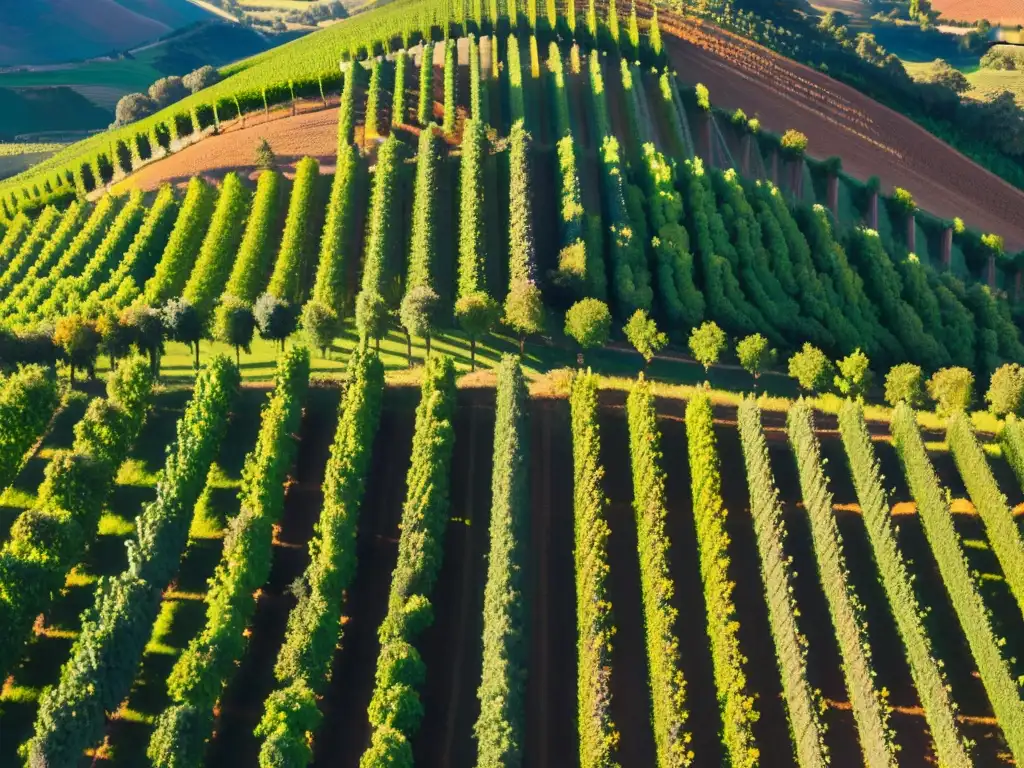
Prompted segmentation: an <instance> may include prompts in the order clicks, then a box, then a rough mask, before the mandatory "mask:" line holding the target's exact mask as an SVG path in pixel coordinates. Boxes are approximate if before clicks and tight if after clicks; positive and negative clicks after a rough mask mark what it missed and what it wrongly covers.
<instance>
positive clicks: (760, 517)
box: [737, 398, 829, 768]
mask: <svg viewBox="0 0 1024 768" xmlns="http://www.w3.org/2000/svg"><path fill="white" fill-rule="evenodd" d="M737 420H738V423H739V432H740V442H741V444H742V446H743V458H744V461H745V463H746V468H747V486H748V487H749V489H750V515H751V517H752V518H753V521H754V533H755V534H756V538H757V551H758V554H759V555H760V559H761V580H762V582H763V583H764V593H765V600H766V602H767V604H768V621H769V625H770V627H771V632H772V639H773V640H774V642H775V659H776V662H777V663H778V665H779V672H780V674H781V676H782V691H783V694H784V698H785V702H786V711H787V713H788V715H789V733H790V737H791V738H792V739H793V743H794V744H795V745H796V757H797V762H798V764H799V765H800V766H801V768H811V766H826V765H828V764H829V755H828V748H827V747H826V746H825V738H824V736H825V724H824V723H823V722H822V720H821V717H820V710H821V701H820V698H821V697H820V695H819V694H818V692H817V691H815V690H814V689H813V688H812V687H811V684H810V682H809V680H808V678H807V640H806V638H805V637H804V636H803V635H802V634H801V632H800V627H799V625H798V622H797V616H799V609H798V607H797V604H796V600H795V598H794V597H793V580H794V577H795V575H796V574H795V572H794V571H793V568H792V560H791V559H790V558H789V557H787V556H786V552H785V537H786V530H785V524H784V522H783V518H782V507H781V505H780V504H779V492H778V491H777V490H776V487H775V478H774V477H773V475H772V468H771V463H770V461H769V459H768V444H767V442H766V441H765V437H764V431H763V430H762V428H761V409H760V407H758V405H757V401H756V400H753V399H751V398H745V399H744V400H743V402H741V403H740V407H739V412H738V416H737Z"/></svg>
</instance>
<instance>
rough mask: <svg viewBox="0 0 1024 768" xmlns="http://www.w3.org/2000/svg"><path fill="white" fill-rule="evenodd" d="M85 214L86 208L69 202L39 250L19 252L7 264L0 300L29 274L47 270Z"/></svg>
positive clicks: (78, 203) (1, 284)
mask: <svg viewBox="0 0 1024 768" xmlns="http://www.w3.org/2000/svg"><path fill="white" fill-rule="evenodd" d="M49 210H55V209H49ZM88 210H89V209H88V206H86V205H85V204H83V203H80V202H78V201H77V200H74V201H72V203H71V205H70V206H68V209H67V210H66V211H64V213H63V215H61V216H60V222H59V223H58V224H57V227H56V229H53V230H52V231H50V232H49V233H48V234H47V235H46V236H45V238H42V239H41V241H40V246H41V247H40V248H38V250H37V249H36V248H25V247H22V248H20V249H19V250H18V252H17V253H16V254H15V255H14V257H13V258H12V259H11V260H10V261H9V262H8V263H7V267H6V268H5V269H4V272H3V275H2V276H0V298H4V297H6V296H7V295H8V294H10V292H11V291H12V290H14V289H15V288H17V286H18V285H19V284H20V282H21V281H23V280H27V279H28V276H29V275H30V274H38V273H40V272H41V271H44V270H46V269H49V267H50V264H52V263H53V259H54V257H56V256H59V255H60V254H61V253H62V252H63V251H64V249H65V248H67V246H68V243H70V242H71V238H72V237H74V235H75V233H76V231H77V230H78V228H79V226H81V224H82V222H83V221H84V220H85V216H86V213H88ZM48 215H49V214H48V213H47V211H43V213H42V214H40V217H39V218H40V219H42V218H43V217H44V216H48ZM12 226H13V225H12ZM8 231H9V230H8ZM33 270H34V271H33Z"/></svg>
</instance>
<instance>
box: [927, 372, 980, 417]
mask: <svg viewBox="0 0 1024 768" xmlns="http://www.w3.org/2000/svg"><path fill="white" fill-rule="evenodd" d="M928 396H929V397H931V399H932V400H934V401H935V406H936V407H935V411H936V413H938V414H939V415H940V416H948V415H949V414H951V413H955V412H957V411H966V410H967V409H968V408H970V406H971V401H972V400H973V399H974V374H973V373H971V372H970V371H969V370H967V369H966V368H960V367H953V368H943V369H942V370H939V371H936V372H935V373H934V374H932V377H931V378H930V379H928Z"/></svg>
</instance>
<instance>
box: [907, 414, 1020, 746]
mask: <svg viewBox="0 0 1024 768" xmlns="http://www.w3.org/2000/svg"><path fill="white" fill-rule="evenodd" d="M892 438H893V443H894V445H895V446H896V453H897V455H898V456H899V458H900V463H901V464H902V465H903V470H904V473H905V475H906V478H907V484H908V485H909V487H910V491H911V494H912V495H913V497H914V501H915V502H917V511H918V517H919V518H920V520H921V524H922V527H923V528H924V533H925V537H926V538H927V539H928V544H929V546H930V547H931V550H932V554H933V555H934V556H935V562H936V563H937V565H938V567H939V573H940V575H941V576H942V582H943V584H945V586H946V592H947V594H948V595H949V598H950V602H951V603H952V604H953V609H954V610H955V611H956V614H957V618H958V619H959V620H960V626H961V627H962V628H963V631H964V635H965V637H966V638H967V644H968V645H969V646H970V648H971V653H972V655H973V656H974V663H975V664H976V665H977V667H978V672H979V674H980V676H981V682H982V684H983V685H984V686H985V691H986V693H988V699H989V702H990V703H991V705H992V711H993V712H994V713H995V716H996V719H997V720H998V721H999V727H1000V728H1001V729H1002V731H1003V736H1004V737H1005V738H1006V742H1007V745H1008V746H1009V748H1010V751H1011V752H1012V753H1013V754H1014V755H1024V704H1022V703H1021V699H1020V687H1019V685H1018V683H1017V681H1016V679H1015V678H1014V676H1013V672H1012V669H1011V666H1010V663H1009V662H1008V660H1007V659H1006V658H1005V657H1004V656H1003V652H1002V650H1001V648H1002V647H1003V644H1004V642H1003V640H1002V639H1001V638H999V637H997V636H996V634H995V631H994V629H993V627H992V623H991V619H990V617H989V613H988V610H987V609H986V608H985V604H984V602H983V601H982V598H981V594H980V593H979V591H978V585H977V583H976V582H975V580H974V575H973V573H972V571H971V568H970V566H969V565H968V564H967V559H966V557H965V555H964V550H963V543H962V542H961V541H960V536H959V534H957V531H956V527H955V526H954V525H953V515H952V513H951V512H950V510H949V502H948V501H947V497H946V495H945V494H944V493H943V490H942V487H941V486H940V484H939V478H938V476H937V475H936V474H935V469H934V468H933V467H932V464H931V461H930V460H929V459H928V453H927V451H926V450H925V446H924V442H923V441H922V440H921V433H920V432H919V431H918V428H917V420H916V417H915V415H914V411H913V410H912V409H911V408H910V407H908V406H907V405H906V404H903V403H901V404H900V405H898V406H897V407H896V409H895V411H894V412H893V418H892Z"/></svg>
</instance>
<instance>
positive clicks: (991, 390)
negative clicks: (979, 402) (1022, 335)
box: [985, 363, 1024, 416]
mask: <svg viewBox="0 0 1024 768" xmlns="http://www.w3.org/2000/svg"><path fill="white" fill-rule="evenodd" d="M985 400H986V401H987V402H988V404H989V410H991V411H992V413H994V414H995V415H996V416H1008V415H1010V414H1011V413H1012V414H1014V415H1019V414H1020V412H1021V408H1022V407H1024V368H1021V366H1020V365H1019V364H1018V363H1006V364H1005V365H1001V366H999V367H998V368H997V369H996V370H995V372H994V373H993V374H992V380H991V382H990V383H989V387H988V391H987V392H986V393H985Z"/></svg>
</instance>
